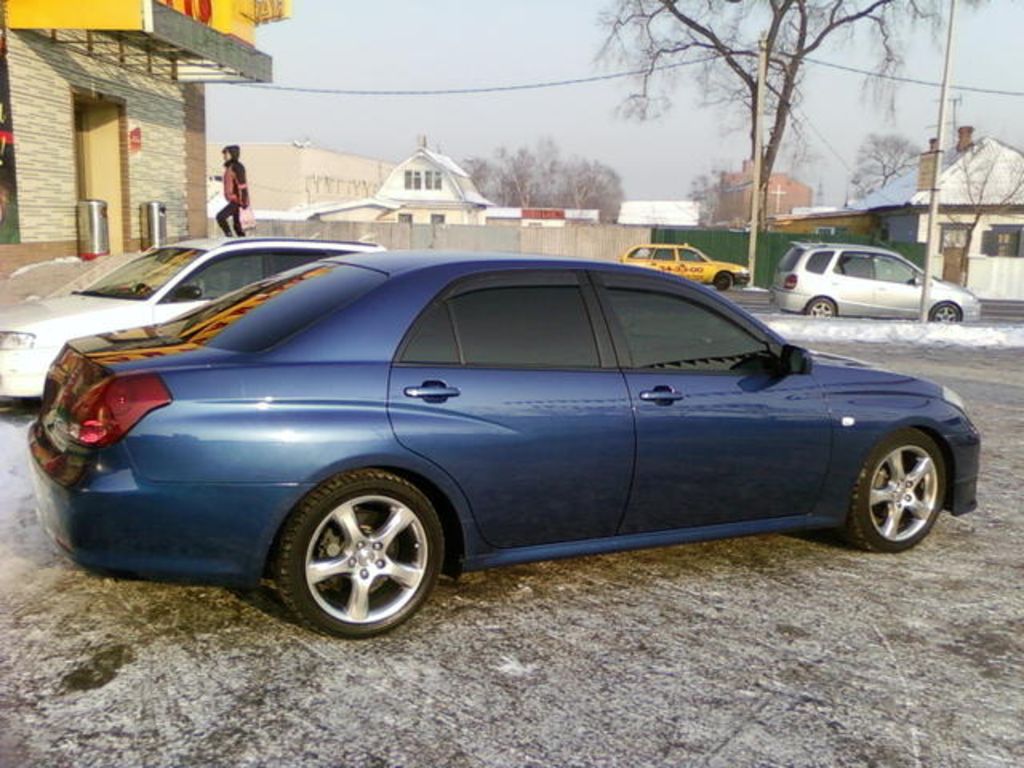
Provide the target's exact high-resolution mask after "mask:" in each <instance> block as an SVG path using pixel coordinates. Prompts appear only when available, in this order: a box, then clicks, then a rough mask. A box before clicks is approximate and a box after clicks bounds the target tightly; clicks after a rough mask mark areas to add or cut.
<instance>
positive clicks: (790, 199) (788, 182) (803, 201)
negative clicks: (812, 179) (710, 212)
mask: <svg viewBox="0 0 1024 768" xmlns="http://www.w3.org/2000/svg"><path fill="white" fill-rule="evenodd" d="M752 176H753V163H752V162H751V161H750V160H744V161H743V168H742V169H741V170H740V171H736V172H729V171H725V172H723V173H722V174H721V176H720V178H719V189H718V199H717V205H716V207H715V213H714V216H713V221H714V223H715V224H716V225H719V226H727V227H744V226H746V225H747V224H748V223H749V222H750V194H751V188H752V184H751V177H752ZM813 196H814V193H813V191H812V190H811V188H810V187H809V186H807V185H806V184H804V183H803V182H800V181H797V180H796V179H794V178H793V177H792V176H789V175H788V174H785V173H773V174H772V175H771V178H770V179H769V180H768V189H767V192H766V196H765V210H764V215H765V217H766V218H771V217H772V216H779V215H785V214H788V213H791V212H792V211H793V209H794V208H806V207H808V206H810V205H811V200H812V198H813Z"/></svg>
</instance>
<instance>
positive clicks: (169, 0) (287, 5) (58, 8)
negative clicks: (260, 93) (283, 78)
mask: <svg viewBox="0 0 1024 768" xmlns="http://www.w3.org/2000/svg"><path fill="white" fill-rule="evenodd" d="M155 4H160V5H165V6H167V7H168V8H172V9H173V10H175V11H177V12H178V13H181V14H183V15H185V16H188V17H190V18H192V19H194V20H195V21H197V22H198V23H200V24H204V25H206V26H208V27H210V28H211V29H215V30H216V31H218V32H220V33H222V34H225V35H229V36H231V37H234V38H237V39H239V40H243V41H245V42H247V43H250V44H251V43H252V42H253V40H254V37H255V36H254V28H255V27H256V26H257V25H258V24H265V23H267V22H271V21H280V20H281V19H286V18H289V17H290V16H291V0H91V2H74V3H70V2H68V1H67V0H7V18H8V24H9V25H10V28H11V29H89V30H121V31H133V30H139V31H150V27H149V24H151V21H150V20H151V19H152V16H153V10H152V6H153V5H155Z"/></svg>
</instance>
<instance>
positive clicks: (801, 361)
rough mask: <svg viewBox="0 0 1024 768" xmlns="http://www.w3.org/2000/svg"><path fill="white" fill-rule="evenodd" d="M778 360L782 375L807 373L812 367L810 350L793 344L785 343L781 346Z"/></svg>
mask: <svg viewBox="0 0 1024 768" xmlns="http://www.w3.org/2000/svg"><path fill="white" fill-rule="evenodd" d="M779 360H780V362H781V363H782V375H783V376H790V375H794V374H797V375H800V374H808V373H810V372H811V370H812V369H813V368H814V364H813V361H812V360H811V354H810V352H808V351H807V350H806V349H804V348H803V347H797V346H794V345H793V344H786V345H785V346H784V347H783V348H782V353H781V354H780V355H779Z"/></svg>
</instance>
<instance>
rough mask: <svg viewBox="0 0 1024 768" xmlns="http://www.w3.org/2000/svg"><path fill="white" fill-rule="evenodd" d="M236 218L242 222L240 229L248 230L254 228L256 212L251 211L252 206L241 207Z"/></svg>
mask: <svg viewBox="0 0 1024 768" xmlns="http://www.w3.org/2000/svg"><path fill="white" fill-rule="evenodd" d="M238 220H239V221H240V222H241V223H242V229H243V230H245V231H246V232H248V231H249V230H252V229H256V214H254V213H253V212H252V206H251V205H250V206H249V207H248V208H243V209H242V210H241V211H240V212H239V214H238Z"/></svg>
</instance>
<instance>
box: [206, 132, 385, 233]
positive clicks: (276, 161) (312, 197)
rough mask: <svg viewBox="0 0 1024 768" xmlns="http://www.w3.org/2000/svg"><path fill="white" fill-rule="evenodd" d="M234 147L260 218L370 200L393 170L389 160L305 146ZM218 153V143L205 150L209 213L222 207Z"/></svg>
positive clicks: (296, 216)
mask: <svg viewBox="0 0 1024 768" xmlns="http://www.w3.org/2000/svg"><path fill="white" fill-rule="evenodd" d="M240 146H241V149H242V158H241V159H242V163H243V164H244V165H245V168H246V171H247V173H248V176H249V195H250V198H251V199H252V204H253V207H254V208H255V209H256V211H257V216H258V217H259V218H262V219H273V218H279V219H280V218H293V219H306V218H309V216H308V212H309V211H310V210H311V209H316V208H318V207H319V206H322V205H324V204H336V203H348V202H352V201H353V200H361V199H364V198H367V197H370V196H372V195H373V194H374V193H376V191H377V190H378V189H379V188H380V186H381V184H383V183H384V181H385V179H387V177H388V175H389V174H390V173H391V171H392V170H394V167H395V164H394V163H392V162H389V161H385V160H376V159H373V158H369V157H363V156H361V155H354V154H351V153H348V152H335V151H334V150H330V149H325V148H324V147H317V146H313V145H312V144H310V142H308V141H293V142H288V143H279V144H241V145H240ZM221 149H222V145H221V144H212V143H208V144H207V145H206V168H207V181H208V189H207V196H208V199H209V200H210V206H209V207H210V209H211V211H212V213H216V211H217V210H219V209H220V208H221V207H222V206H223V205H224V200H223V196H222V193H221V189H222V187H221V179H222V176H221V173H222V172H223V165H224V160H223V158H222V157H221ZM212 213H211V215H212Z"/></svg>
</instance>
